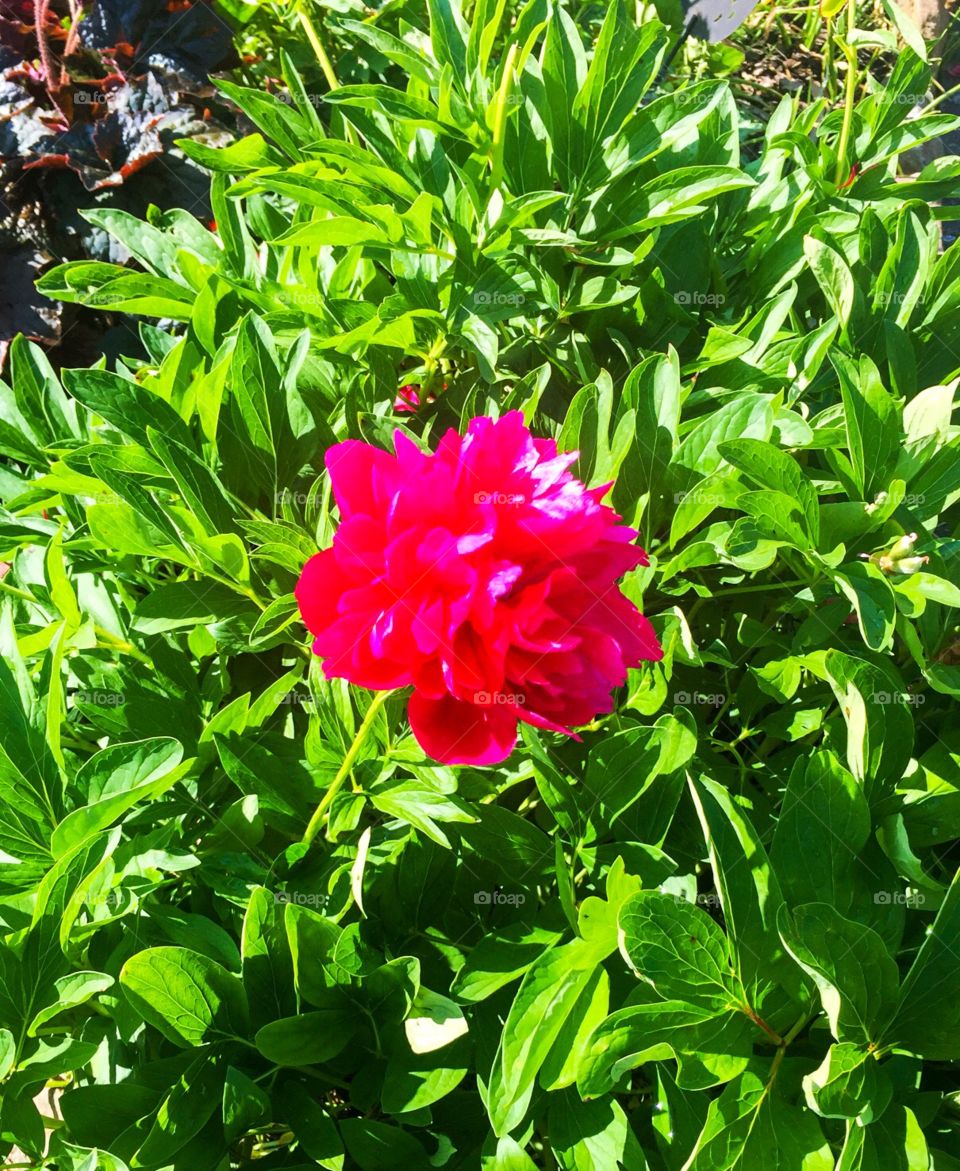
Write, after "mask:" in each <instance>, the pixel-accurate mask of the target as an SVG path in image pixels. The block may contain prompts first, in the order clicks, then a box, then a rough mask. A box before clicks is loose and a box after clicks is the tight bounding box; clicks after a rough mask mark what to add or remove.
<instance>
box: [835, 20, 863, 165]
mask: <svg viewBox="0 0 960 1171" xmlns="http://www.w3.org/2000/svg"><path fill="white" fill-rule="evenodd" d="M856 27H857V0H847V35H846V38H845V39H844V42H843V53H844V56H845V57H846V58H847V84H846V93H845V96H844V101H843V125H842V126H841V127H840V141H839V144H838V146H837V171H836V175H835V176H834V182H835V183H836V185H837V186H838V187H839V186H840V185H841V183H844V182H845V181H846V179H847V176H848V174H849V167H848V166H847V150H848V149H849V146H850V130H851V128H852V126H853V104H854V101H855V99H856V96H857V80H858V78H857V50H856V48H855V46H854V45H852V44H851V43H850V38H851V37H852V36H853V33H854V32H855V31H856Z"/></svg>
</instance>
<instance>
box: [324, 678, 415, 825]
mask: <svg viewBox="0 0 960 1171" xmlns="http://www.w3.org/2000/svg"><path fill="white" fill-rule="evenodd" d="M391 695H393V692H392V691H378V692H377V694H376V695H375V696H374V697H373V701H372V703H371V704H370V707H369V708H368V709H367V714H366V715H365V716H364V717H363V723H362V724H361V725H360V727H359V728H358V729H357V734H356V736H354V738H353V743H352V744H351V745H350V747H349V749H348V750H347V755H346V756H345V757H344V758H343V764H341V765H340V768H339V770H338V771H337V775H336V776H335V777H334V778H333V781H332V783H331V785H330V788H329V789H327V791H326V793H325V794H324V795H323V800H322V801H321V802H320V804H319V805H318V806H317V808H316V809H315V810H314V811H313V817H311V818H310V824H309V825H308V826H307V828H306V832H305V833H304V835H303V837H302V838H301V841H302V842H303V844H304V845H306V846H309V845H310V843H311V842H312V841H313V839H314V838H315V837H316V836H317V834H318V833H319V832H320V827H321V826H322V825H323V821H324V818H325V817H326V814H327V810H328V809H329V808H330V806H331V804H332V803H333V799H334V797H336V795H337V794H338V793H339V792H340V789H341V788H342V787H343V782H344V781H345V780H346V779H347V777H348V776H349V775H350V770H351V769H352V768H353V763H354V761H355V760H356V759H357V755H358V753H359V752H360V749H361V748H362V747H363V743H364V741H365V740H366V738H367V734H368V733H369V731H370V729H371V728H372V727H373V721H374V720H375V719H376V718H377V713H378V712H379V711H380V709H381V708H382V707H383V705H384V704H385V703H386V701H387V699H388V698H389V697H390V696H391Z"/></svg>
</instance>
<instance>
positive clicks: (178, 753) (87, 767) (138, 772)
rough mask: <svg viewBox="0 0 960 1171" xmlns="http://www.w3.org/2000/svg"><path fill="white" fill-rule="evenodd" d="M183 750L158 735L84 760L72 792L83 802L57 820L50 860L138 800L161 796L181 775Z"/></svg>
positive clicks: (58, 856) (106, 749)
mask: <svg viewBox="0 0 960 1171" xmlns="http://www.w3.org/2000/svg"><path fill="white" fill-rule="evenodd" d="M182 758H183V746H182V745H181V744H180V742H179V741H178V740H174V739H172V738H170V737H162V736H158V737H155V738H154V739H152V740H139V741H135V742H132V743H129V744H115V745H113V746H111V747H110V748H104V749H103V750H102V751H101V752H98V753H96V754H95V755H94V756H92V757H90V759H89V760H88V761H86V763H85V764H84V765H83V767H82V768H81V769H80V770H79V771H78V773H77V776H76V779H75V780H74V789H75V790H76V792H77V794H78V795H79V796H80V799H81V800H84V801H85V802H86V803H85V804H84V805H83V806H82V807H81V808H79V809H75V810H74V811H73V812H72V813H69V814H67V816H66V817H65V818H64V819H63V821H61V822H60V824H59V825H58V826H57V828H56V829H55V830H54V831H53V836H52V838H51V839H50V848H51V851H52V852H53V856H54V857H55V858H60V857H62V856H63V855H64V854H66V853H67V851H68V850H70V849H72V848H73V847H74V846H76V845H78V844H79V843H80V842H82V841H83V840H84V839H85V838H88V837H90V836H91V835H92V834H96V833H99V832H100V830H102V829H105V828H106V827H107V826H108V825H111V824H112V823H113V822H114V821H116V819H117V818H118V817H120V816H121V815H122V814H124V813H126V811H127V810H128V809H130V808H131V807H132V806H134V805H136V804H137V802H139V801H149V800H151V799H152V798H154V797H157V796H159V795H160V794H161V793H163V792H165V791H166V790H167V789H169V788H170V787H171V786H172V785H174V784H176V782H177V781H178V780H179V779H180V778H181V777H182V776H183V774H184V771H185V768H189V766H190V763H192V762H188V763H187V765H186V766H185V768H178V767H177V766H178V765H179V764H180V761H181V760H182Z"/></svg>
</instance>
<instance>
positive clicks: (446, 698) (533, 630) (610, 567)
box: [296, 411, 663, 764]
mask: <svg viewBox="0 0 960 1171" xmlns="http://www.w3.org/2000/svg"><path fill="white" fill-rule="evenodd" d="M394 446H395V450H396V454H395V455H391V454H389V453H387V452H385V451H382V450H380V449H379V448H376V447H372V446H370V445H369V444H366V443H360V442H357V441H355V440H348V441H347V442H346V443H339V444H337V445H336V446H335V447H332V448H330V450H329V451H328V452H327V457H326V464H327V468H328V470H329V472H330V478H331V481H332V484H333V493H334V496H335V498H336V501H337V504H338V506H339V508H340V515H341V518H342V519H341V523H340V527H339V528H338V530H337V532H336V535H335V537H334V541H333V546H332V547H331V548H329V549H325V550H323V552H321V553H318V554H316V556H314V557H311V558H310V560H309V561H308V562H307V564H306V565H305V566H304V569H303V573H302V574H301V577H300V581H299V582H298V584H297V589H296V597H297V601H298V603H299V606H300V612H301V614H302V615H303V620H304V622H305V623H306V625H307V628H308V629H309V630H310V631H311V633H312V634H313V635H314V636H315V637H314V643H313V650H314V652H315V653H316V654H318V655H321V656H322V657H323V659H324V664H323V669H324V673H325V674H326V675H327V677H328V678H334V677H337V678H344V679H348V680H350V682H352V683H355V684H357V685H358V686H360V687H366V688H370V689H372V690H379V689H384V688H396V687H408V686H412V687H413V689H414V690H413V694H412V696H411V697H410V704H409V709H408V714H409V718H410V726H411V728H412V730H413V733H414V735H415V736H416V738H417V740H418V741H419V742H420V744H421V746H422V747H423V748H424V750H425V751H426V752H427V753H429V754H430V755H431V756H432V757H434V758H435V759H436V760H440V761H443V762H445V763H447V764H496V763H497V762H499V761H502V760H504V759H506V757H507V756H509V754H510V751H511V749H512V748H513V745H514V742H515V740H516V735H517V722H518V720H524V721H525V722H527V723H529V724H533V725H535V726H536V727H538V728H547V729H552V730H554V731H558V732H565V733H567V734H569V735H572V734H573V733H572V729H573V728H574V727H576V726H578V725H582V724H586V723H588V722H589V721H590V720H592V719H593V717H594V716H596V715H598V714H600V713H605V712H609V711H611V710H612V708H613V697H612V691H613V689H614V688H615V687H618V686H619V685H620V684H622V683H623V682H624V680H625V679H626V675H627V668H628V667H634V666H636V665H637V664H638V663H641V662H643V661H644V660H656V659H660V658H661V657H662V655H663V651H662V650H661V648H660V645H659V643H658V642H657V639H656V636H655V634H654V632H653V629H652V628H651V626H650V623H649V622H648V621H647V619H646V618H644V617H643V615H642V614H641V613H640V612H639V611H638V610H637V608H636V606H634V604H633V603H632V602H630V601H628V600H627V598H626V597H624V595H623V594H622V593H621V592H620V590H619V589H618V588H617V585H616V582H617V580H618V579H619V578H620V577H621V576H622V575H623V574H624V573H626V572H627V570H630V569H633V568H634V567H635V566H637V565H646V564H648V561H647V556H646V554H645V553H644V551H643V550H642V549H641V548H639V547H638V546H637V545H635V544H633V539H634V537H635V536H636V535H637V534H636V532H635V531H634V530H633V529H631V528H628V527H627V526H626V525H623V524H619V523H618V522H619V520H620V517H619V516H618V515H617V514H616V513H615V512H614V511H613V509H612V508H610V507H608V506H607V505H604V504H601V500H602V499H603V497H604V495H605V494H606V492H607V490H608V488H609V485H606V486H604V487H600V488H587V487H586V486H585V485H584V484H582V483H581V482H580V481H579V480H577V479H576V478H575V477H574V476H573V475H572V474H571V473H570V472H569V471H568V470H567V469H568V468H569V466H570V464H572V463H573V462H574V460H575V459H576V455H577V453H576V452H569V453H567V454H563V455H560V454H558V453H557V446H556V443H555V442H554V441H553V440H552V439H534V438H533V437H532V436H531V434H530V432H529V431H528V430H527V428H526V426H525V425H524V422H523V416H522V415H521V413H520V412H519V411H511V412H510V413H509V414H507V415H504V417H503V418H502V419H500V420H498V421H495V420H493V419H488V418H478V419H473V420H472V421H471V422H470V425H469V426H468V428H467V433H466V435H464V436H463V437H461V436H460V435H458V434H457V433H456V432H455V431H452V430H451V431H448V432H447V434H446V435H445V436H444V437H443V439H442V440H441V441H440V444H439V446H438V448H437V451H436V453H435V454H432V455H431V454H426V455H425V454H424V453H423V452H421V451H420V450H419V449H418V448H417V447H416V446H415V444H413V443H412V442H411V441H410V440H409V439H408V438H406V437H405V436H404V435H403V434H402V433H400V432H399V431H398V432H397V433H396V436H395V439H394Z"/></svg>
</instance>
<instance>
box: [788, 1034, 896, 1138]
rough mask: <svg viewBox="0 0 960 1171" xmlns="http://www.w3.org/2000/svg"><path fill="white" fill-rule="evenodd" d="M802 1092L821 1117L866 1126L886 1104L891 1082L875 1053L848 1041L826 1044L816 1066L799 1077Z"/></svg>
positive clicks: (877, 1115)
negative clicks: (822, 1056) (820, 1059)
mask: <svg viewBox="0 0 960 1171" xmlns="http://www.w3.org/2000/svg"><path fill="white" fill-rule="evenodd" d="M803 1092H804V1094H805V1096H806V1100H807V1105H808V1106H809V1107H810V1109H811V1110H813V1111H814V1112H815V1113H816V1114H819V1115H820V1116H821V1117H822V1118H849V1119H851V1120H852V1121H853V1122H855V1123H856V1124H857V1125H858V1126H866V1125H867V1123H868V1122H872V1121H873V1120H874V1118H879V1116H880V1115H881V1114H882V1113H883V1112H884V1110H885V1109H886V1108H887V1106H888V1105H889V1103H890V1098H891V1095H892V1093H893V1086H892V1084H891V1082H890V1079H889V1078H888V1076H887V1074H886V1072H885V1070H884V1069H883V1067H882V1066H880V1065H879V1064H878V1063H877V1060H876V1054H875V1053H873V1052H871V1051H870V1050H869V1049H865V1048H863V1047H861V1046H859V1045H853V1044H850V1043H849V1042H848V1043H846V1044H843V1045H831V1046H830V1048H829V1050H828V1051H827V1055H826V1057H824V1059H823V1061H822V1062H821V1064H820V1066H819V1067H818V1068H817V1069H816V1070H814V1072H813V1073H810V1074H807V1076H806V1077H805V1078H804V1079H803Z"/></svg>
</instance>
